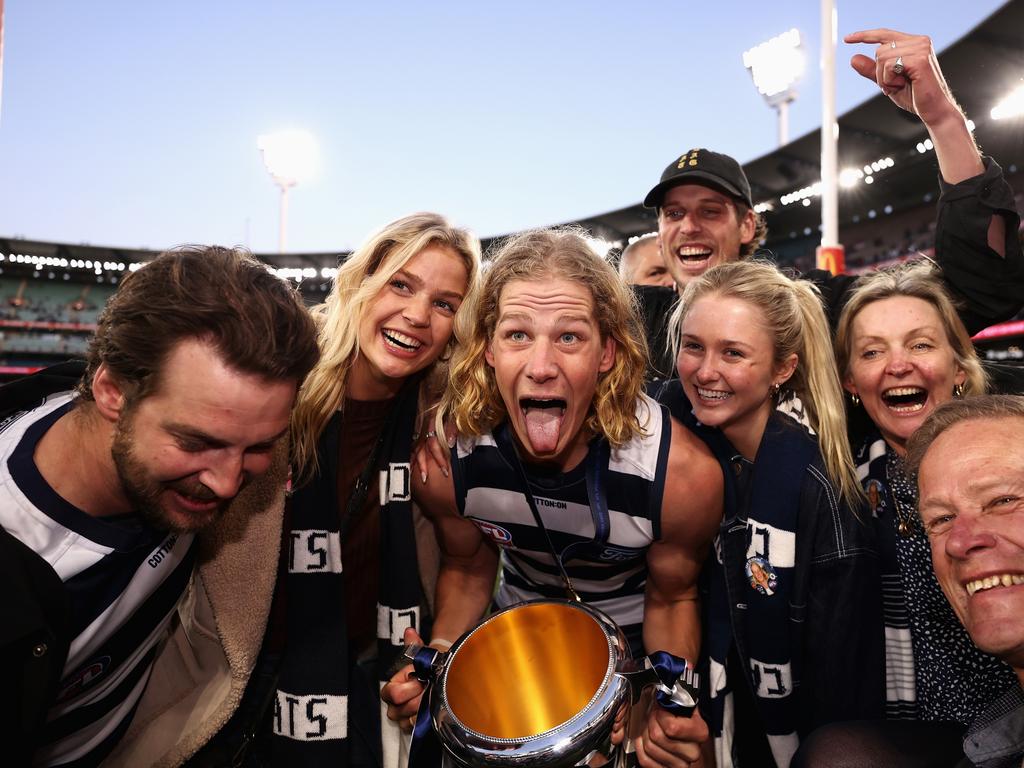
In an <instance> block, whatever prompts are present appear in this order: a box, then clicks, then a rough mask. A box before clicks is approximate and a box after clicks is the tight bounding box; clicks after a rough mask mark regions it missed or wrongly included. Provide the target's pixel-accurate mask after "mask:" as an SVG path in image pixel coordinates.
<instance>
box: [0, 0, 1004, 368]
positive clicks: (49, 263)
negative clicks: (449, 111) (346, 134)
mask: <svg viewBox="0 0 1024 768" xmlns="http://www.w3.org/2000/svg"><path fill="white" fill-rule="evenodd" d="M939 59H940V62H941V66H942V70H943V72H944V73H945V75H946V78H947V80H948V82H949V84H950V86H951V88H952V89H953V92H954V93H955V94H956V96H957V98H958V99H959V100H960V102H961V104H962V105H963V107H964V110H965V111H966V113H967V114H968V115H969V116H970V117H972V118H973V120H974V121H975V124H976V125H975V137H976V138H977V140H978V143H979V145H980V146H981V147H982V148H983V149H984V151H985V152H986V154H990V155H992V156H993V157H995V158H996V160H997V161H998V162H999V163H1000V164H1001V165H1002V166H1003V168H1004V170H1005V171H1006V173H1007V178H1008V179H1009V180H1010V183H1011V185H1012V186H1013V188H1014V189H1015V190H1017V191H1018V192H1017V197H1016V200H1017V209H1018V210H1024V142H1022V141H1021V136H1022V135H1024V116H1017V117H1011V118H1008V119H1001V120H997V119H995V118H994V117H992V116H991V110H992V107H993V106H994V105H995V104H997V103H998V102H999V101H1000V100H1001V99H1002V98H1004V97H1005V96H1006V95H1007V94H1008V93H1010V91H1011V90H1012V89H1013V88H1015V87H1018V86H1019V84H1020V82H1021V75H1022V73H1024V0H1011V2H1008V3H1006V4H1005V5H1003V6H1002V7H1000V8H999V9H998V10H996V11H995V12H994V13H993V14H992V15H991V16H989V17H988V18H987V19H985V20H984V21H982V22H981V23H980V24H978V26H977V27H975V28H974V29H973V30H971V31H970V32H968V33H967V34H965V35H964V36H963V37H962V38H960V39H959V40H958V41H956V42H955V43H953V44H952V45H950V46H949V47H948V48H947V49H946V50H944V51H943V52H942V53H941V54H940V55H939ZM926 138H927V135H926V132H925V130H924V128H923V126H922V124H921V123H920V121H918V120H917V119H916V118H915V117H913V116H910V115H906V114H903V113H901V112H900V110H898V109H896V108H894V107H893V106H892V104H891V103H890V101H889V100H888V98H886V97H885V96H883V95H881V94H879V95H878V96H875V97H873V98H871V99H869V100H867V101H865V102H864V103H862V104H860V105H859V106H857V107H855V108H853V109H852V110H850V111H849V112H847V113H845V114H844V115H842V116H841V117H840V118H839V164H840V168H849V169H852V170H853V171H854V172H855V173H856V172H857V171H859V172H860V173H861V178H860V179H857V180H856V181H854V182H853V184H852V186H850V187H849V188H845V189H842V190H840V197H839V223H840V239H841V241H842V242H843V243H844V245H845V247H846V259H847V265H846V266H847V271H849V272H862V271H864V270H868V269H873V268H877V267H878V266H880V265H884V264H888V263H893V262H897V261H902V260H906V259H908V258H913V257H915V256H917V255H918V254H919V253H924V254H926V255H930V254H931V253H932V249H933V245H934V243H933V240H934V229H935V206H936V195H937V193H938V184H937V181H936V174H937V165H936V162H935V158H934V153H933V152H932V151H931V149H930V148H929V147H928V145H927V142H926ZM682 140H685V141H687V142H696V143H708V141H709V137H703V138H702V137H697V136H694V137H683V138H682V139H681V141H682ZM686 148H687V147H686V146H683V145H682V144H681V145H680V152H682V151H683V150H684V149H686ZM820 154H821V151H820V134H819V132H818V131H817V130H815V131H812V132H810V133H807V134H805V135H804V136H801V137H799V138H797V139H795V140H794V141H792V142H790V143H789V144H787V145H785V146H783V147H780V148H778V149H776V150H774V151H772V152H770V153H768V154H766V155H764V156H763V157H760V158H757V159H754V160H752V161H750V162H749V163H746V164H745V165H744V170H745V171H746V173H747V176H748V177H749V179H750V182H751V188H752V191H753V197H754V201H755V203H758V204H759V205H760V206H761V207H763V209H764V210H763V215H764V216H765V218H766V220H767V223H768V237H767V239H766V240H765V242H764V243H763V248H764V250H765V252H766V253H767V254H770V255H771V256H772V258H774V259H775V260H776V261H778V262H779V263H780V264H783V265H789V266H793V267H796V268H797V269H801V270H806V269H809V268H811V267H812V266H814V265H813V260H814V250H815V246H816V245H817V244H818V240H819V237H818V232H819V223H820V220H821V210H820V201H819V198H818V196H817V195H816V194H815V192H814V185H815V183H816V182H818V181H819V179H820V164H819V158H820ZM659 171H660V168H652V169H651V175H652V178H654V177H656V175H657V173H658V172H659ZM867 177H871V179H872V183H870V184H869V183H866V182H865V179H866V178H867ZM644 191H646V190H635V192H636V193H637V194H638V195H639V194H641V193H643V192H644ZM566 223H571V224H578V225H580V226H582V227H584V228H585V229H587V230H589V231H590V232H591V233H592V235H593V236H594V237H595V238H598V239H599V240H603V241H604V244H605V247H606V248H607V249H608V252H609V254H610V257H611V258H616V257H617V254H618V252H619V251H620V250H621V248H623V247H624V246H625V245H626V244H627V243H628V242H629V241H630V240H631V239H633V238H636V237H639V236H641V235H644V234H646V233H648V232H653V231H655V230H656V229H657V223H656V220H655V214H654V212H653V211H651V210H648V209H646V208H643V207H642V206H641V205H640V204H639V203H637V204H635V205H631V206H628V207H626V208H622V209H619V210H615V211H610V212H607V213H603V214H599V215H597V216H591V217H586V218H581V219H576V220H573V221H571V222H566ZM496 239H499V238H484V241H483V244H484V247H485V248H486V247H487V246H488V245H489V244H490V243H491V242H493V241H494V240H496ZM154 255H155V252H152V251H145V250H130V249H123V248H106V247H99V246H91V245H72V244H63V243H50V242H39V241H29V240H23V239H14V238H3V237H0V302H2V304H0V380H3V379H4V378H5V377H6V378H9V377H10V376H12V375H20V374H21V373H23V372H26V371H27V370H32V369H34V368H37V367H39V366H40V365H47V364H50V363H53V362H56V361H58V360H60V359H63V358H65V357H68V356H74V355H77V354H81V352H82V351H83V350H84V343H85V338H86V337H87V335H88V333H89V332H90V331H91V330H92V327H93V323H95V315H96V312H97V311H98V309H99V308H100V307H101V306H102V304H103V302H104V301H105V300H106V297H107V296H108V295H109V294H110V293H111V292H112V291H113V290H114V288H115V287H116V285H117V283H118V282H119V281H120V278H121V276H122V275H123V274H124V273H125V272H126V271H129V270H130V269H132V264H138V263H141V262H144V261H147V260H149V259H151V258H153V256H154ZM347 255H348V254H347V253H343V252H330V253H288V254H257V257H258V258H260V259H261V260H263V261H264V262H265V263H267V265H268V267H271V268H274V269H275V270H277V271H278V273H279V274H282V275H283V276H285V277H288V278H290V279H292V280H295V281H296V282H297V283H298V284H299V287H300V290H301V291H302V293H303V295H304V297H305V298H306V300H307V302H309V303H310V304H313V303H318V302H319V301H322V299H323V298H324V295H325V294H326V291H327V290H328V287H329V284H330V279H331V278H332V277H333V274H334V271H335V270H336V268H337V265H338V264H339V263H340V262H341V261H343V260H344V259H345V257H346V256H347ZM19 289H20V291H21V298H20V300H19V299H18V296H19ZM86 289H88V290H86ZM79 298H81V299H82V300H83V303H84V304H87V305H88V306H83V307H82V308H80V309H78V310H75V309H72V305H73V303H74V302H75V301H76V300H77V299H79ZM12 300H17V301H21V302H22V303H23V305H22V306H14V304H13V303H12ZM12 311H13V314H12ZM26 323H27V325H26ZM977 341H978V346H979V349H980V350H981V351H983V353H984V354H985V355H986V357H989V358H990V359H997V360H1005V361H1017V362H1022V363H1024V353H1022V352H1021V350H1022V348H1024V319H1021V318H1018V321H1017V322H1011V323H1006V324H1003V326H1001V327H996V328H994V329H988V331H986V332H984V333H983V334H980V335H979V337H978V339H977Z"/></svg>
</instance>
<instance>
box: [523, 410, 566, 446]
mask: <svg viewBox="0 0 1024 768" xmlns="http://www.w3.org/2000/svg"><path fill="white" fill-rule="evenodd" d="M564 416H565V405H564V403H561V402H558V403H550V404H549V403H546V402H544V403H543V404H537V403H530V404H527V403H524V404H523V417H524V418H525V419H526V432H527V436H528V437H529V438H530V448H531V449H532V450H533V452H534V453H553V452H554V451H555V450H556V449H557V447H558V434H559V432H561V429H562V419H563V418H564Z"/></svg>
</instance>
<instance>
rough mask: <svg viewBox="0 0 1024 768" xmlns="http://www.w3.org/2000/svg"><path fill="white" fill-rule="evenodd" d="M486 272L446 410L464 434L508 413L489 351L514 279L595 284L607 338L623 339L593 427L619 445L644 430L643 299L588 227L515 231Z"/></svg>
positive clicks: (463, 332)
mask: <svg viewBox="0 0 1024 768" xmlns="http://www.w3.org/2000/svg"><path fill="white" fill-rule="evenodd" d="M486 273H487V274H486V277H485V278H484V285H483V288H482V289H481V290H480V291H479V292H478V293H477V296H476V299H475V300H474V301H473V302H472V303H471V304H472V306H470V307H468V311H467V312H465V313H463V314H462V315H460V316H459V317H458V318H457V319H456V321H455V322H456V326H457V327H458V329H459V331H458V334H457V335H458V337H459V341H460V343H459V346H458V348H457V349H456V350H455V354H454V356H453V358H452V362H451V368H450V379H449V385H448V390H447V393H446V395H445V397H444V400H443V401H442V411H443V412H444V413H445V414H450V415H451V416H452V417H453V419H454V421H455V426H456V429H457V430H458V432H459V433H460V434H466V435H479V434H482V433H484V432H486V431H488V430H489V429H491V428H493V427H494V426H495V425H497V424H498V423H499V422H501V421H502V420H503V419H504V418H505V417H506V415H507V410H506V408H505V403H504V401H503V400H502V398H501V393H500V392H499V391H498V385H497V382H496V381H495V378H494V371H493V369H492V368H491V367H490V366H489V365H488V364H487V361H486V359H485V357H484V353H485V352H486V350H487V345H488V344H489V343H490V341H491V338H492V337H493V335H494V328H495V325H496V324H497V321H498V310H499V307H498V303H499V300H500V298H501V292H502V289H503V288H504V287H505V286H506V285H507V284H508V283H510V282H512V281H514V280H531V281H535V280H543V279H557V278H563V279H566V280H571V281H573V282H578V283H579V284H580V285H585V286H586V287H587V288H588V289H589V290H590V292H591V296H592V298H593V300H594V315H595V319H596V320H597V323H598V327H599V329H600V332H601V339H602V341H603V340H605V339H608V338H612V339H614V340H615V342H616V345H617V346H616V350H615V361H614V363H613V365H612V368H611V370H609V371H607V372H606V373H602V374H600V376H599V378H598V381H597V390H596V392H595V393H594V402H593V404H592V406H591V409H590V412H589V414H588V416H587V420H586V422H585V427H586V428H587V429H588V430H590V431H591V432H592V433H595V434H601V435H604V436H605V437H606V438H607V439H608V442H609V443H611V444H612V445H614V446H621V445H623V444H625V443H626V442H628V441H629V440H630V439H631V438H632V437H634V436H635V435H637V434H640V433H641V432H642V431H643V428H644V425H641V424H640V422H639V420H638V419H637V416H636V400H637V397H639V395H640V392H641V390H642V388H643V383H644V374H645V371H646V369H647V346H646V344H645V342H644V336H643V334H642V332H641V329H640V320H639V316H638V313H637V308H636V304H635V299H634V298H633V294H632V292H631V291H630V290H629V289H628V288H627V287H626V285H625V283H623V282H622V280H621V279H620V278H619V276H618V274H616V272H615V269H614V268H613V267H612V266H611V265H610V264H608V262H606V261H605V260H604V259H602V258H601V257H600V256H598V255H597V254H596V253H595V252H594V251H593V250H592V249H591V248H590V246H589V245H588V243H587V239H586V237H585V235H584V234H583V231H582V230H580V229H577V228H572V227H560V228H557V229H550V230H536V231H532V232H524V233H522V234H520V235H515V236H513V237H511V238H509V239H508V240H506V241H505V242H504V243H502V244H501V245H500V247H499V248H498V250H497V252H496V253H495V254H494V257H493V259H491V260H489V261H488V264H487V268H486ZM469 303H470V302H467V304H469ZM464 306H465V305H464Z"/></svg>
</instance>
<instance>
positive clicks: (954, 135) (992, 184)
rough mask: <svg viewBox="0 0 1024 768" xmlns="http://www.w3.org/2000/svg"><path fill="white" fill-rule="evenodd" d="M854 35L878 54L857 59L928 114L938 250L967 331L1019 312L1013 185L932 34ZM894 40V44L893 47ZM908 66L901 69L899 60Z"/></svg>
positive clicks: (1022, 299) (899, 101) (1023, 272)
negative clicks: (981, 136) (962, 101)
mask: <svg viewBox="0 0 1024 768" xmlns="http://www.w3.org/2000/svg"><path fill="white" fill-rule="evenodd" d="M844 39H845V41H846V42H847V43H872V44H876V45H877V46H878V47H877V48H876V50H875V56H874V58H873V59H872V58H870V57H868V56H864V55H862V54H857V55H855V56H854V57H853V58H852V59H851V61H850V64H851V65H852V66H853V68H854V69H855V70H857V72H859V73H860V74H861V75H863V76H864V77H866V78H868V79H869V80H872V81H874V82H876V83H877V84H878V86H879V88H881V89H882V92H883V93H885V94H886V95H887V96H888V97H889V98H890V99H892V101H893V103H895V104H896V105H897V106H899V107H900V108H902V109H905V110H907V111H908V112H912V113H914V114H916V115H917V116H918V117H920V118H921V120H922V122H923V123H924V125H925V128H926V129H927V130H928V135H929V136H930V137H931V140H932V144H933V145H934V148H935V156H936V159H937V160H938V162H939V174H940V186H941V191H942V194H941V196H940V198H939V213H938V220H937V222H936V230H935V255H936V259H937V261H938V262H939V264H940V266H941V267H942V273H943V279H944V280H945V282H946V283H947V285H948V286H949V287H950V288H951V289H952V290H953V292H954V293H955V294H956V295H957V297H958V298H960V299H961V300H962V304H963V305H964V308H963V310H962V311H961V318H962V319H963V321H964V324H965V325H966V326H967V329H968V331H970V332H971V333H976V332H977V331H979V330H981V329H982V328H985V327H986V326H988V325H992V324H993V323H997V322H1000V321H1003V320H1008V319H1010V318H1011V317H1013V316H1014V315H1015V314H1016V313H1017V312H1018V311H1019V310H1020V308H1021V305H1022V303H1024V259H1022V257H1021V248H1020V243H1019V241H1018V239H1017V227H1018V226H1019V224H1020V216H1019V214H1018V212H1017V210H1016V209H1015V207H1014V201H1013V190H1012V189H1011V188H1010V185H1009V184H1008V183H1007V182H1006V180H1005V179H1004V178H1003V175H1002V171H1001V169H1000V168H999V166H998V165H997V164H996V162H995V161H994V160H992V158H983V157H982V156H981V153H980V152H979V151H978V147H977V145H976V144H975V143H974V137H973V136H972V135H971V132H970V130H968V128H967V118H966V116H965V115H964V113H963V111H962V110H961V109H960V107H959V105H958V104H957V103H956V100H955V99H954V98H953V94H952V93H951V91H950V89H949V86H948V85H947V84H946V80H945V78H944V77H943V75H942V70H941V69H940V68H939V62H938V59H937V58H936V56H935V51H934V49H933V48H932V43H931V39H930V38H928V37H927V36H925V35H908V34H906V33H904V32H899V31H897V30H893V29H872V30H866V31H863V32H855V33H853V34H851V35H847V36H846V37H845V38H844ZM893 44H895V47H893ZM897 62H899V63H900V64H901V65H902V67H903V72H902V74H897V73H896V64H897Z"/></svg>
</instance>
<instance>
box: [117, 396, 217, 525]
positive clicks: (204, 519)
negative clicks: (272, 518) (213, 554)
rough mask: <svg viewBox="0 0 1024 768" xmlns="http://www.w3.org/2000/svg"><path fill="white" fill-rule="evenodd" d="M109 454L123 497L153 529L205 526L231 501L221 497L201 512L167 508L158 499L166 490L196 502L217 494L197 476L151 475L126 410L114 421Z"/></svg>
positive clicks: (207, 500)
mask: <svg viewBox="0 0 1024 768" xmlns="http://www.w3.org/2000/svg"><path fill="white" fill-rule="evenodd" d="M110 455H111V457H112V458H113V460H114V466H115V467H116V469H117V476H118V479H119V480H120V481H121V487H122V488H123V489H124V493H125V496H127V497H128V500H129V501H131V503H132V505H133V506H134V507H135V509H136V511H137V512H138V514H139V516H140V517H141V518H142V519H143V520H144V521H145V522H146V523H148V524H149V525H151V526H152V527H154V528H156V529H157V530H161V531H170V532H172V533H190V532H192V531H196V530H199V529H200V528H205V527H206V526H208V525H210V524H212V523H214V522H215V521H216V520H218V519H219V518H220V516H221V515H222V514H223V512H224V510H225V509H226V508H227V506H228V504H229V503H230V501H231V500H230V499H222V500H220V502H219V503H218V504H217V507H216V508H215V509H214V510H213V511H211V512H204V513H201V514H199V513H188V512H181V511H179V512H173V511H171V510H169V509H167V508H166V507H165V506H164V504H162V503H161V500H162V499H163V498H164V497H165V494H166V493H167V492H168V491H173V492H176V493H178V494H180V495H182V496H185V497H186V498H188V499H191V500H192V501H196V502H209V501H214V500H219V499H220V497H219V496H217V494H216V493H214V492H213V491H211V490H210V489H209V488H207V487H206V486H205V485H203V484H202V483H201V482H199V480H198V479H195V478H192V477H184V478H179V479H177V480H169V481H166V482H165V481H160V480H157V479H156V478H154V477H153V475H152V473H151V472H150V471H149V469H148V468H147V467H146V465H145V464H144V463H143V462H142V460H141V459H139V457H138V456H137V454H136V451H135V440H134V439H133V434H132V424H131V413H130V409H129V411H128V412H123V413H122V414H121V416H120V418H118V420H117V424H116V426H115V429H114V440H113V443H112V444H111V447H110Z"/></svg>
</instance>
